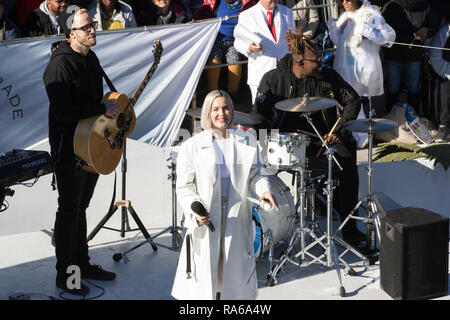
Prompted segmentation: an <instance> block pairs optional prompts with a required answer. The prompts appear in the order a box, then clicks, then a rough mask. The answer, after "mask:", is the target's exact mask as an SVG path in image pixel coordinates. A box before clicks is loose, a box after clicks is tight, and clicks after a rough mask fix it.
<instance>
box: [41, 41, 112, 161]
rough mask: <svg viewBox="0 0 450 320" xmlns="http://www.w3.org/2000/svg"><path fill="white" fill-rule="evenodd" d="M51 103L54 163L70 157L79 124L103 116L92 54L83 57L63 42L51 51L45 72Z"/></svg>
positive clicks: (100, 79)
mask: <svg viewBox="0 0 450 320" xmlns="http://www.w3.org/2000/svg"><path fill="white" fill-rule="evenodd" d="M44 85H45V89H46V91H47V95H48V99H49V101H50V109H49V142H50V147H51V152H52V156H53V157H54V159H55V160H58V159H60V156H63V157H73V137H74V133H75V129H76V126H77V124H78V121H80V119H83V118H88V117H91V116H94V115H100V114H104V113H105V111H106V110H105V105H104V104H103V103H101V99H102V98H103V76H102V72H101V66H100V62H99V60H98V58H97V56H96V55H95V53H94V52H93V51H92V50H89V52H88V54H87V55H86V56H83V55H81V54H80V53H77V52H75V51H73V50H72V48H71V47H70V45H69V43H68V42H67V41H62V42H61V43H60V44H59V45H58V46H57V47H56V49H54V50H53V52H52V55H51V57H50V63H49V64H48V66H47V68H46V69H45V72H44Z"/></svg>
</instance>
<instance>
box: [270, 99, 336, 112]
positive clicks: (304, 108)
mask: <svg viewBox="0 0 450 320" xmlns="http://www.w3.org/2000/svg"><path fill="white" fill-rule="evenodd" d="M337 104H338V102H337V101H336V100H333V99H329V98H321V97H308V96H304V97H301V98H294V99H286V100H282V101H280V102H277V103H276V104H275V108H277V109H278V110H281V111H287V112H312V111H318V110H323V109H328V108H331V107H333V106H335V105H337Z"/></svg>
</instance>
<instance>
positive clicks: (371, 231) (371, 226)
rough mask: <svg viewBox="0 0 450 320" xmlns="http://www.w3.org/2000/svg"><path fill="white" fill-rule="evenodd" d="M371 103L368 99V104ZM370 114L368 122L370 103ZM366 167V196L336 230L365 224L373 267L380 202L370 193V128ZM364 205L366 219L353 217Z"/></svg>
mask: <svg viewBox="0 0 450 320" xmlns="http://www.w3.org/2000/svg"><path fill="white" fill-rule="evenodd" d="M370 102H371V100H370V98H369V103H370ZM370 109H371V110H370V112H369V120H371V119H372V116H373V114H374V111H373V109H372V105H371V103H370ZM368 139H369V143H368V167H367V181H368V186H367V188H368V189H367V195H365V196H363V197H362V198H361V199H360V200H359V202H358V203H357V204H356V206H355V208H353V210H352V211H351V212H350V214H349V215H348V216H347V218H346V219H345V220H344V222H342V224H341V225H340V226H339V228H338V230H337V231H339V230H341V229H342V228H343V227H344V225H345V224H346V223H347V221H348V220H349V219H350V218H352V219H357V220H362V221H364V222H365V224H366V236H367V249H368V250H369V263H370V265H374V264H375V262H376V261H377V260H378V256H379V251H378V250H377V243H376V237H378V240H379V239H381V238H380V217H379V210H378V208H381V205H380V202H379V201H378V199H377V197H376V196H375V194H374V193H373V192H372V176H373V168H372V162H373V161H372V148H373V132H372V128H371V127H369V132H368ZM363 203H364V204H365V205H364V207H365V208H366V210H367V217H366V218H362V217H358V216H354V215H353V214H354V213H355V212H356V210H358V208H359V207H360V206H361V205H362V204H363Z"/></svg>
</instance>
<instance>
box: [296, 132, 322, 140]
mask: <svg viewBox="0 0 450 320" xmlns="http://www.w3.org/2000/svg"><path fill="white" fill-rule="evenodd" d="M297 131H298V132H301V133H304V134H307V135H308V136H311V137H314V138H318V136H317V134H315V133H311V132H308V131H303V130H297Z"/></svg>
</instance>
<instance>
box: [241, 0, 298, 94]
mask: <svg viewBox="0 0 450 320" xmlns="http://www.w3.org/2000/svg"><path fill="white" fill-rule="evenodd" d="M276 8H277V10H276V14H275V30H276V33H277V42H276V43H275V40H274V39H273V36H272V33H271V32H270V30H269V27H268V26H267V22H266V19H265V16H264V13H263V11H265V9H264V8H263V7H262V5H261V3H259V2H258V3H257V4H256V5H254V6H253V7H251V8H250V9H247V10H245V11H243V12H241V14H239V19H238V23H237V25H236V28H235V29H234V38H235V40H234V47H235V48H236V50H237V51H239V52H240V53H242V54H243V55H245V56H246V57H248V79H247V84H248V85H253V86H258V85H259V82H260V81H261V78H262V77H263V75H264V74H265V73H266V72H268V71H270V70H273V69H275V68H276V67H277V62H278V60H280V59H281V58H283V57H284V56H285V55H286V54H287V53H289V48H288V44H287V40H286V39H285V36H286V32H287V31H288V30H290V31H292V32H295V21H294V16H293V13H292V10H291V9H289V8H287V7H285V6H282V5H280V4H277V6H276ZM239 26H241V27H243V28H244V29H245V30H247V31H249V32H250V33H253V35H254V36H255V37H256V38H259V39H260V40H261V43H260V44H261V46H262V52H261V51H260V52H258V53H253V52H249V51H248V47H249V45H250V43H251V41H249V40H250V39H248V38H244V37H242V36H241V34H240V33H239V30H240V29H239Z"/></svg>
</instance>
